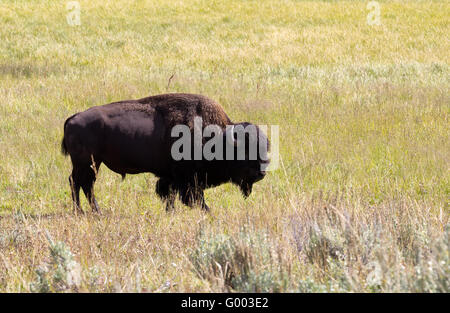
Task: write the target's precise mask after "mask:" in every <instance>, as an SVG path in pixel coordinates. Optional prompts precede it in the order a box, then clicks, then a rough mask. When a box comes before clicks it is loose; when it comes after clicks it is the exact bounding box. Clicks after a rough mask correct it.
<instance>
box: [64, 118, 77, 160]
mask: <svg viewBox="0 0 450 313" xmlns="http://www.w3.org/2000/svg"><path fill="white" fill-rule="evenodd" d="M75 115H77V114H74V115H72V116H71V117H69V118H68V119H67V120H66V121H65V122H64V135H63V139H62V141H61V152H62V154H63V155H68V154H69V151H67V146H66V141H65V139H66V136H65V132H66V125H67V122H68V121H69V120H70V119H71V118H73V117H74V116H75Z"/></svg>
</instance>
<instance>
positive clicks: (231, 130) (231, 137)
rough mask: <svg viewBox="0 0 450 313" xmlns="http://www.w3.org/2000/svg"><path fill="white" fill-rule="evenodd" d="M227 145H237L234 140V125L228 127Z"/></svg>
mask: <svg viewBox="0 0 450 313" xmlns="http://www.w3.org/2000/svg"><path fill="white" fill-rule="evenodd" d="M226 138H227V143H228V144H230V145H236V140H235V139H234V125H232V126H231V127H227V129H226Z"/></svg>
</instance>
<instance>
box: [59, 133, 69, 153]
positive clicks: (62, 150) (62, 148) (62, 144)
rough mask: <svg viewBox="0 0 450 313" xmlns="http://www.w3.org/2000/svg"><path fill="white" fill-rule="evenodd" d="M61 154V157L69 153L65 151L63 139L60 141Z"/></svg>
mask: <svg viewBox="0 0 450 313" xmlns="http://www.w3.org/2000/svg"><path fill="white" fill-rule="evenodd" d="M61 152H62V154H63V155H68V154H69V151H67V147H66V143H65V142H64V137H63V139H62V141H61Z"/></svg>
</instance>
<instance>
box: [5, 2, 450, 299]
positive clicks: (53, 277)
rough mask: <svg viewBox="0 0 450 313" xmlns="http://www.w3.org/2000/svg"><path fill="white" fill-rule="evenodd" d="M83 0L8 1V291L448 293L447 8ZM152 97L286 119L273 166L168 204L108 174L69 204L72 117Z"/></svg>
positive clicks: (143, 179)
mask: <svg viewBox="0 0 450 313" xmlns="http://www.w3.org/2000/svg"><path fill="white" fill-rule="evenodd" d="M79 2H80V6H81V25H80V26H76V27H72V26H70V25H68V24H67V21H66V14H67V11H66V6H65V3H64V2H54V1H33V2H26V1H0V25H1V27H0V291H8V292H16V291H57V292H59V291H62V292H67V291H74V292H77V291H144V292H145V291H152V292H170V291H219V292H221V291H264V292H266V291H267V292H278V291H280V292H283V291H294V292H324V291H331V292H342V291H362V292H386V291H390V292H399V291H406V292H415V291H418V292H448V290H449V282H448V280H449V276H450V275H449V269H450V267H449V260H448V257H449V256H448V253H449V241H448V240H449V226H448V213H449V211H448V210H449V202H448V200H449V154H448V151H450V142H449V136H448V134H449V133H450V132H449V131H450V129H449V125H450V124H449V109H450V107H449V103H450V98H449V94H450V92H449V91H450V90H449V77H450V76H449V73H450V71H449V65H448V64H449V54H448V51H449V46H448V40H447V34H448V33H449V26H448V16H449V13H450V5H449V4H448V2H447V1H379V3H380V5H381V25H380V26H370V25H367V23H366V16H367V13H368V11H367V9H366V5H367V3H366V1H288V0H286V1H274V0H263V1H261V0H258V1H256V0H255V1H238V0H231V1H225V0H224V1H221V0H220V1H203V0H192V1H181V0H180V1H170V2H167V1H159V0H154V1H131V2H130V1H115V2H114V3H108V4H104V3H103V2H99V1H79ZM171 77H172V79H170V78H171ZM169 79H170V82H169ZM164 92H193V93H202V94H205V95H207V96H209V97H211V98H213V99H215V100H217V101H218V102H219V103H221V104H222V106H223V107H224V108H225V110H226V112H227V113H228V114H229V115H230V117H231V118H232V120H234V121H250V122H253V123H257V124H277V125H280V139H281V142H280V156H281V162H280V168H279V169H278V170H277V171H274V172H272V173H270V174H269V175H268V176H267V177H266V178H265V179H264V180H263V181H261V182H259V183H257V184H256V185H255V187H254V191H253V194H252V195H251V197H250V198H249V199H247V200H244V199H242V197H241V195H240V192H239V190H238V189H237V188H235V187H233V186H231V185H230V184H227V185H223V186H221V187H218V188H215V189H211V190H208V191H207V192H206V197H207V203H208V204H209V205H210V207H211V208H212V213H211V214H205V213H203V212H201V211H200V210H189V209H187V208H186V207H183V206H182V205H181V203H177V209H176V212H175V213H174V214H166V213H165V210H164V208H163V205H162V204H161V203H160V201H159V199H158V198H157V196H156V195H155V193H154V185H155V182H156V178H155V177H154V176H152V175H151V174H145V175H135V176H133V175H129V176H127V179H126V180H125V181H124V182H121V178H120V176H119V175H116V174H113V173H112V172H111V171H109V170H108V169H107V168H106V167H102V168H101V169H100V172H99V179H98V180H97V183H96V186H95V188H96V195H97V198H98V200H99V203H100V206H101V207H102V208H103V214H102V215H100V216H97V215H93V214H87V215H86V216H81V217H80V216H75V215H74V214H72V204H71V201H70V187H69V183H68V179H67V178H68V176H69V173H70V160H69V159H65V158H64V157H63V156H62V155H61V154H60V152H59V144H60V140H61V137H62V125H63V123H64V120H65V119H66V118H67V117H68V116H70V115H71V114H73V113H75V112H78V111H81V110H84V109H86V108H88V107H90V106H93V105H99V104H104V103H107V102H111V101H116V100H123V99H129V98H139V97H143V96H147V95H150V94H158V93H164ZM82 204H83V206H84V208H85V209H86V210H87V209H88V205H87V203H86V201H84V199H83V202H82ZM49 238H51V240H50V239H49ZM75 264H77V265H76V266H75ZM74 268H76V271H75V272H74V271H73V269H74ZM77 271H78V272H79V275H78V274H76V275H75V274H73V273H78V272H77ZM70 273H72V274H70ZM68 275H69V276H68ZM70 275H72V276H70ZM73 275H75V276H76V277H77V279H76V283H73V282H74V280H73V277H75V276H73ZM71 277H72V278H71ZM69 278H70V279H69ZM78 278H79V279H78Z"/></svg>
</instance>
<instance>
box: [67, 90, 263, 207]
mask: <svg viewBox="0 0 450 313" xmlns="http://www.w3.org/2000/svg"><path fill="white" fill-rule="evenodd" d="M196 118H197V119H198V118H201V121H202V129H205V127H207V126H208V125H217V126H216V127H218V129H220V130H221V133H220V134H221V137H219V141H222V142H223V151H220V152H219V151H216V152H219V153H220V154H223V155H219V157H217V155H216V158H214V159H211V160H206V159H204V158H201V159H198V158H197V159H196V158H183V159H179V160H177V159H175V158H174V157H173V154H172V145H173V144H174V142H175V141H176V140H178V138H175V137H174V136H173V133H172V129H173V128H174V127H175V126H177V125H186V126H187V127H188V129H189V131H190V135H192V136H193V135H194V132H195V131H194V130H195V129H194V127H195V123H194V122H195V119H196ZM247 126H253V127H254V128H253V129H256V133H255V134H253V135H252V134H251V133H249V132H245V133H244V137H243V140H242V137H241V138H238V136H237V135H236V132H235V129H237V128H238V127H241V129H247ZM230 127H231V128H230ZM230 129H231V131H230ZM192 142H194V143H193V144H192V147H194V145H195V140H193V141H192ZM205 142H206V138H202V140H201V142H200V145H201V146H202V147H203V146H204V145H205ZM252 144H256V145H257V146H258V151H262V153H259V154H258V155H257V156H256V158H255V157H253V158H251V157H250V155H249V153H248V152H249V148H250V146H251V145H252ZM238 147H244V148H245V149H244V151H245V153H244V154H245V155H244V157H241V158H239V157H237V151H238V149H237V148H238ZM61 148H62V152H63V154H64V155H70V158H71V161H72V167H73V168H72V173H71V175H70V176H69V182H70V186H71V190H72V200H73V203H74V207H75V209H76V211H77V212H83V210H82V209H81V207H80V197H79V192H80V188H82V189H83V192H84V194H85V195H86V198H87V199H88V202H89V204H90V206H91V208H92V210H93V211H95V212H99V207H98V204H97V201H96V200H95V196H94V189H93V187H94V183H95V180H96V177H97V172H98V170H99V168H100V165H101V164H102V163H104V164H105V165H106V166H107V167H108V168H109V169H111V170H112V171H114V172H116V173H118V174H120V175H122V178H123V179H124V178H125V176H126V174H138V173H144V172H150V173H153V174H154V175H156V176H157V177H158V178H159V180H158V181H157V183H156V193H157V194H158V195H159V197H160V198H161V199H162V200H163V201H164V202H165V203H166V210H167V211H169V210H171V209H173V207H174V201H175V199H176V196H177V195H178V196H179V198H180V200H181V201H182V202H183V203H184V204H185V205H188V206H190V207H192V206H194V205H199V206H201V207H202V208H203V209H204V210H206V211H208V210H209V207H208V206H207V205H206V203H205V200H204V192H203V191H204V189H206V188H209V187H214V186H218V185H220V184H223V183H226V182H232V183H233V184H236V185H237V186H239V187H240V189H241V191H242V193H243V195H244V197H248V196H249V195H250V193H251V191H252V185H253V184H254V183H255V182H257V181H259V180H261V179H262V178H264V176H265V174H266V168H267V165H268V163H269V160H268V158H267V152H268V149H269V141H268V139H267V137H266V136H265V134H264V133H263V132H262V131H261V130H260V129H259V128H258V127H257V126H256V125H253V124H250V123H233V122H232V121H231V120H230V118H229V117H228V116H227V114H226V113H225V112H224V110H223V109H222V107H221V106H220V105H219V104H217V103H216V102H215V101H213V100H211V99H209V98H207V97H205V96H202V95H195V94H182V93H173V94H163V95H156V96H150V97H146V98H142V99H138V100H126V101H120V102H113V103H109V104H105V105H101V106H96V107H92V108H90V109H88V110H86V111H84V112H80V113H76V114H74V115H72V116H71V117H69V118H68V119H67V120H66V121H65V123H64V137H63V139H62V143H61ZM194 148H195V147H194ZM261 148H263V149H261ZM183 149H184V148H183ZM227 153H229V154H227ZM226 154H227V156H230V155H231V156H233V157H232V158H229V157H228V158H226V157H225V155H226Z"/></svg>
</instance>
